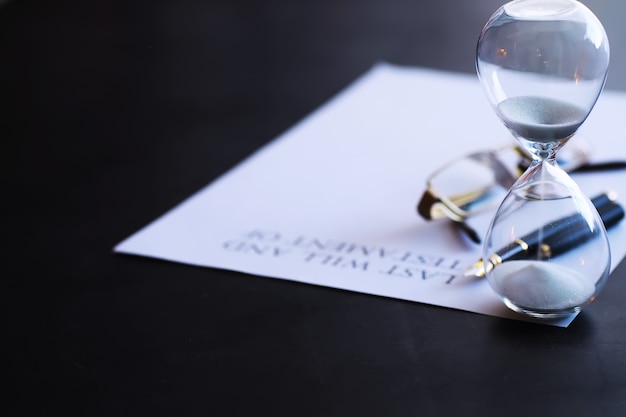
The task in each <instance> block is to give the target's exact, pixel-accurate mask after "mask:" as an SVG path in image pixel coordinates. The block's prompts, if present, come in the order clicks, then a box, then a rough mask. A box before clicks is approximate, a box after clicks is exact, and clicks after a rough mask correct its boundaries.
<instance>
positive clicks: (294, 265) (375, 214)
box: [115, 64, 626, 326]
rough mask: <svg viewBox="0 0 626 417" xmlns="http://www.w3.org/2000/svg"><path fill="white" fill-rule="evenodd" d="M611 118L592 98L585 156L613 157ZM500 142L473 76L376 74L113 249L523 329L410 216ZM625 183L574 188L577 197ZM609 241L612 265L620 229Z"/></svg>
mask: <svg viewBox="0 0 626 417" xmlns="http://www.w3.org/2000/svg"><path fill="white" fill-rule="evenodd" d="M624 109H626V95H625V94H619V93H612V92H604V93H603V95H602V96H601V99H600V101H599V102H598V104H597V106H596V108H595V109H594V111H593V112H592V115H591V116H590V117H589V119H588V121H587V122H586V124H585V125H584V127H583V128H582V130H581V132H583V133H584V135H585V137H586V138H587V139H588V140H589V141H590V142H591V143H592V144H593V147H594V158H595V159H597V160H604V159H616V158H621V159H626V145H625V141H624V138H623V135H622V133H621V132H622V131H623V130H622V127H621V124H622V122H623V120H622V118H623V116H622V115H623V114H624ZM509 141H512V139H510V134H509V133H508V132H507V131H506V129H505V128H504V127H503V126H502V124H501V122H500V121H499V120H498V119H497V118H496V116H495V115H494V113H493V111H492V110H491V108H490V107H489V105H488V103H487V99H486V98H485V96H484V94H483V92H482V90H481V88H480V86H479V84H478V80H477V78H476V77H475V76H471V75H461V74H455V73H446V72H439V71H433V70H425V69H418V68H405V67H398V66H393V65H389V64H378V65H376V66H374V67H373V68H372V69H371V70H370V71H369V72H367V73H366V74H365V75H363V76H362V77H361V78H359V79H358V80H357V81H356V82H355V83H353V84H352V85H350V86H349V87H348V88H346V89H345V90H344V91H343V92H341V93H340V94H338V95H337V96H336V97H335V98H333V99H332V100H330V101H329V102H328V103H327V104H325V105H324V106H322V107H321V108H320V109H318V110H317V111H315V112H314V113H312V114H311V115H310V116H308V117H307V118H305V119H304V120H302V121H301V122H300V123H298V124H297V125H296V126H294V127H293V128H291V129H290V130H288V131H287V132H285V133H284V134H283V135H281V136H280V137H278V138H277V139H276V140H275V141H273V142H271V143H270V144H269V145H267V146H265V147H264V148H262V149H261V150H259V151H258V152H257V153H255V154H254V155H252V156H251V157H250V158H248V159H247V160H245V161H243V162H242V163H241V164H239V165H238V166H236V167H235V168H234V169H232V170H231V171H229V172H228V173H226V174H225V175H223V176H222V177H221V178H219V179H218V180H217V181H215V182H214V183H212V184H210V185H209V186H207V187H206V188H204V189H203V190H201V191H200V192H198V193H197V194H195V195H193V196H192V197H190V198H189V199H187V200H186V201H184V202H183V203H181V204H180V205H179V206H177V207H176V208H174V209H173V210H171V211H170V212H168V213H167V214H165V215H164V216H162V217H161V218H159V219H157V220H156V221H154V222H153V223H151V224H149V225H148V226H146V227H145V228H143V229H142V230H140V231H139V232H137V233H135V234H134V235H132V236H131V237H129V238H128V239H126V240H124V241H123V242H122V243H120V244H119V245H118V246H116V248H115V251H117V252H120V253H127V254H135V255H142V256H149V257H155V258H161V259H165V260H170V261H175V262H182V263H186V264H192V265H198V266H205V267H215V268H223V269H229V270H236V271H242V272H246V273H250V274H255V275H260V276H265V277H273V278H281V279H288V280H294V281H301V282H306V283H310V284H315V285H323V286H328V287H333V288H340V289H346V290H351V291H357V292H362V293H368V294H374V295H380V296H387V297H393V298H398V299H403V300H410V301H416V302H422V303H429V304H433V305H439V306H444V307H451V308H456V309H461V310H466V311H471V312H476V313H482V314H488V315H494V316H499V317H508V318H515V319H525V318H524V317H522V316H520V315H518V314H515V313H512V312H510V311H509V310H508V309H507V308H505V307H504V305H503V304H502V303H501V301H500V300H499V299H498V298H497V296H496V295H495V294H494V293H493V292H492V291H491V289H490V287H489V285H488V283H487V281H486V280H484V279H483V280H481V279H475V278H466V277H464V276H463V271H464V270H465V268H466V267H467V266H468V265H470V264H471V263H473V262H474V261H476V260H477V259H478V258H480V252H481V248H480V247H479V246H478V245H475V244H472V243H470V242H469V241H468V240H467V239H465V238H463V237H462V236H460V235H459V233H458V230H455V229H454V228H453V227H451V226H450V224H449V223H447V222H426V221H424V220H423V219H421V218H420V217H419V216H418V215H417V213H416V211H415V206H416V203H417V201H418V199H419V197H420V196H421V194H422V192H423V191H424V188H425V179H426V178H427V176H428V175H429V174H430V173H431V172H433V171H434V170H435V169H436V168H438V167H439V166H441V165H442V164H444V163H446V162H448V161H449V160H451V159H453V158H455V157H457V156H461V155H463V154H465V153H468V152H472V151H476V150H483V149H491V148H494V147H497V146H500V145H502V144H506V143H508V142H509ZM625 178H626V176H625V175H624V173H623V172H619V173H615V172H614V173H608V174H607V173H603V174H585V175H584V176H583V175H579V176H577V177H576V179H577V181H579V184H580V185H581V187H582V188H583V190H584V191H585V192H586V193H588V195H590V196H591V195H595V194H597V193H598V192H600V191H604V190H606V189H608V188H610V189H613V190H616V191H617V192H618V193H619V194H620V195H621V196H626V181H624V179H625ZM609 238H610V241H611V249H612V253H613V268H615V266H616V265H617V264H618V263H619V261H620V260H621V259H622V258H623V257H624V255H625V254H626V226H624V225H619V226H618V227H616V228H614V229H612V230H611V231H610V233H609ZM596 302H602V295H601V294H600V297H599V300H598V301H596ZM573 318H574V316H571V317H568V318H565V319H562V320H557V321H550V322H546V323H550V324H554V325H557V326H567V325H568V324H569V323H570V322H571V321H572V320H573Z"/></svg>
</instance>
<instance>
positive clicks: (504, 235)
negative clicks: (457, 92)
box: [476, 0, 611, 318]
mask: <svg viewBox="0 0 626 417" xmlns="http://www.w3.org/2000/svg"><path fill="white" fill-rule="evenodd" d="M608 64H609V44H608V40H607V37H606V33H605V31H604V28H603V27H602V24H601V23H600V21H599V20H598V19H597V18H596V16H595V15H594V14H593V13H592V12H591V11H590V10H589V9H588V8H587V7H585V6H584V5H583V4H581V3H580V2H578V1H574V0H515V1H511V2H509V3H507V4H505V5H503V6H502V7H500V8H499V9H498V10H497V11H496V12H495V13H494V14H493V15H492V17H491V18H490V20H489V21H488V22H487V24H486V25H485V27H484V28H483V30H482V32H481V34H480V37H479V40H478V46H477V51H476V69H477V72H478V77H479V79H480V82H481V85H482V86H483V88H484V90H485V92H486V94H487V97H488V99H489V101H490V103H491V105H492V106H493V109H494V110H495V112H496V114H497V115H498V117H499V118H500V120H501V121H502V123H504V125H505V126H506V127H507V128H508V129H509V130H510V131H511V132H512V134H513V136H514V137H515V138H516V140H517V141H518V142H519V144H520V145H521V146H522V147H523V148H524V149H526V150H527V151H528V152H529V153H530V154H531V155H532V159H533V160H532V163H531V165H530V166H529V167H528V169H527V170H526V171H525V172H524V173H523V174H522V176H521V177H520V178H519V179H518V180H517V181H516V182H515V183H514V184H513V186H512V187H511V189H510V190H509V192H508V194H507V195H506V197H505V198H504V200H503V201H502V203H501V205H500V207H499V208H498V210H497V212H496V214H495V216H494V218H493V220H492V221H491V224H490V226H489V229H488V231H487V235H486V237H485V244H484V250H483V264H484V267H485V275H486V276H487V279H488V280H489V284H490V285H491V287H492V288H493V290H494V291H495V292H496V293H497V294H498V295H499V296H500V298H501V299H502V301H503V302H504V303H505V304H506V305H507V306H508V307H509V308H511V309H512V310H514V311H517V312H520V313H524V314H527V315H530V316H534V317H541V318H544V317H545V318H549V317H560V316H565V315H568V314H571V313H573V312H577V311H579V310H580V309H581V308H582V307H583V306H584V305H586V304H587V303H589V302H591V301H593V300H594V299H595V297H596V296H597V294H598V293H599V292H600V290H601V289H602V287H603V286H604V284H605V282H606V280H607V278H608V275H609V270H610V263H611V259H610V248H609V242H608V238H607V235H606V230H605V228H604V225H603V224H602V221H601V219H600V217H599V215H598V212H597V210H596V209H595V208H594V206H593V205H592V203H591V202H590V200H589V199H588V198H587V197H586V196H585V195H584V194H583V192H582V191H581V190H580V188H579V187H578V186H577V185H576V183H575V182H574V180H573V179H571V178H570V177H569V175H568V174H567V173H566V172H565V171H564V170H563V169H562V168H560V167H559V166H558V164H557V162H556V154H557V152H558V151H559V149H560V148H561V147H563V146H564V145H565V144H566V143H567V141H568V140H569V139H570V138H571V137H572V136H573V135H574V133H575V132H576V131H577V130H578V128H579V127H580V126H581V124H582V123H583V122H584V121H585V119H586V118H587V116H588V115H589V112H590V111H591V109H592V108H593V106H594V104H595V103H596V100H597V99H598V96H599V95H600V92H601V91H602V88H603V86H604V82H605V79H606V74H607V70H608ZM589 139H590V140H593V139H592V138H589Z"/></svg>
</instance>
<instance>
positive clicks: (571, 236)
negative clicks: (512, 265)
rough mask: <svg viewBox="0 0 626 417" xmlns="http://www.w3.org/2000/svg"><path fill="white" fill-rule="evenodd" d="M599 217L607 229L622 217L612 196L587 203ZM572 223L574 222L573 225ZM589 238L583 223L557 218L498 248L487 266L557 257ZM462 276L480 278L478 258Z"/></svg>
mask: <svg viewBox="0 0 626 417" xmlns="http://www.w3.org/2000/svg"><path fill="white" fill-rule="evenodd" d="M591 201H592V202H593V204H594V206H595V207H596V209H597V210H598V213H599V214H600V218H601V219H602V222H603V223H604V227H605V228H606V229H609V228H611V227H613V226H615V225H616V224H617V223H619V222H620V221H621V220H622V219H623V218H624V209H623V208H622V206H621V205H619V204H617V203H616V202H615V198H614V195H613V194H612V193H605V194H601V195H599V196H597V197H595V198H593V199H592V200H591ZM574 222H578V223H579V224H578V225H577V224H576V223H574ZM587 238H589V234H588V233H587V225H586V223H585V222H584V221H583V220H582V219H581V218H580V216H578V215H577V214H573V215H570V216H567V217H564V218H562V219H559V220H557V221H555V222H553V223H550V224H549V225H546V226H544V227H543V228H542V229H540V230H537V231H534V232H532V233H530V234H528V235H526V236H524V237H522V238H520V239H516V240H515V241H514V242H513V243H511V244H509V245H507V246H506V247H504V248H502V249H500V250H499V251H498V252H496V253H495V254H494V255H492V256H491V258H490V264H491V266H492V267H493V265H494V264H496V265H497V264H499V263H501V262H502V261H504V260H511V259H520V258H528V257H532V256H534V257H537V258H538V259H545V258H549V257H553V256H558V255H560V254H562V253H565V252H567V251H568V250H570V249H572V248H574V247H576V246H578V245H580V244H582V243H584V241H585V239H587ZM465 276H476V277H484V276H485V268H484V264H483V260H482V259H480V260H479V261H478V262H476V263H474V264H473V265H472V266H470V267H469V268H468V269H467V270H466V271H465Z"/></svg>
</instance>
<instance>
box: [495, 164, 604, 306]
mask: <svg viewBox="0 0 626 417" xmlns="http://www.w3.org/2000/svg"><path fill="white" fill-rule="evenodd" d="M544 168H545V167H544ZM549 169H558V168H549ZM536 171H537V172H536V173H535V174H536V175H537V176H539V177H544V179H543V180H536V179H535V178H534V177H533V176H532V175H531V176H530V177H529V176H527V178H526V180H525V181H521V182H520V184H516V185H514V186H513V187H512V188H511V190H510V191H509V193H508V195H507V196H506V198H505V199H504V201H503V202H502V204H501V206H500V208H499V209H498V211H497V213H496V215H495V217H494V219H493V220H492V223H491V225H490V227H489V230H488V232H487V236H486V239H485V247H484V254H483V255H484V257H483V259H485V260H487V262H485V266H486V276H487V279H488V280H489V284H490V285H491V287H492V288H493V290H494V291H495V292H496V293H497V294H498V295H499V296H500V298H501V299H502V300H503V301H504V303H505V304H506V305H507V306H508V307H509V308H511V309H512V310H514V311H517V312H519V313H523V314H527V315H530V316H533V317H543V318H552V317H561V316H565V315H569V314H571V313H574V312H577V311H579V310H580V309H581V308H582V307H583V306H584V305H585V304H588V303H590V302H591V301H593V300H594V299H595V298H596V296H597V295H598V293H599V292H600V290H601V289H602V287H603V286H604V284H605V282H606V280H607V278H608V275H609V269H610V263H611V257H610V248H609V242H608V238H607V235H606V231H605V229H604V226H603V224H602V221H601V219H600V217H599V215H598V212H597V211H596V209H595V208H594V207H593V204H592V203H591V202H590V201H589V199H588V198H587V197H585V196H584V194H582V192H581V191H580V189H578V187H577V186H576V185H575V184H574V183H573V181H571V179H569V177H568V179H566V180H565V183H563V179H562V178H561V179H560V180H559V181H556V180H555V179H554V178H551V179H550V178H547V179H546V178H545V177H550V175H545V173H543V175H542V169H541V167H540V168H539V169H537V170H536ZM570 181H571V182H570Z"/></svg>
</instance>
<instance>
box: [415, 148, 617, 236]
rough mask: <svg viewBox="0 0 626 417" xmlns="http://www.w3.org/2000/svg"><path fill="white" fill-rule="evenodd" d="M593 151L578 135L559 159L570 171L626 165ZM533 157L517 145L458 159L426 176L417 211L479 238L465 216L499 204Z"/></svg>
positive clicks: (561, 164) (470, 215) (564, 167)
mask: <svg viewBox="0 0 626 417" xmlns="http://www.w3.org/2000/svg"><path fill="white" fill-rule="evenodd" d="M590 153H591V152H590V147H589V145H588V143H587V142H586V141H585V140H584V138H582V137H581V136H578V137H574V138H572V139H571V140H570V142H569V143H568V144H567V146H565V147H564V148H563V149H562V152H560V153H559V157H558V163H559V165H560V166H561V167H562V168H563V169H564V170H566V171H568V172H582V171H587V172H589V171H600V170H609V169H624V168H626V161H611V162H606V163H600V164H590V163H589V156H590ZM531 161H532V159H531V157H530V155H528V153H526V151H524V150H522V149H521V148H519V147H517V146H514V145H508V146H504V147H501V148H499V149H496V150H492V151H482V152H475V153H472V154H470V155H466V156H465V157H462V158H459V159H456V160H454V161H452V162H450V163H448V164H446V165H444V166H443V167H441V168H439V169H438V170H436V171H435V172H434V173H433V174H432V175H431V176H430V177H429V178H428V179H427V180H426V190H425V191H424V194H423V195H422V197H421V199H420V201H419V203H418V205H417V212H418V213H419V214H420V215H421V216H422V217H423V218H424V219H426V220H436V219H442V218H447V219H450V220H452V221H453V222H455V223H457V224H459V225H460V226H461V228H462V229H463V230H465V232H467V233H468V234H469V236H470V237H471V238H472V239H473V240H475V241H478V242H479V241H480V238H479V237H478V236H477V235H476V234H475V232H473V231H472V230H471V229H469V228H468V226H467V225H466V223H465V220H466V219H467V218H469V217H472V216H475V215H478V214H480V213H483V212H485V211H487V210H489V209H492V208H493V207H494V206H495V205H496V204H498V203H499V202H500V201H501V200H502V198H504V196H505V194H506V193H507V192H508V190H509V189H510V188H511V186H512V185H513V183H514V182H515V181H516V180H517V178H518V177H519V176H520V175H521V174H522V173H523V172H524V170H525V169H526V168H527V167H528V166H529V165H530V163H531Z"/></svg>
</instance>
